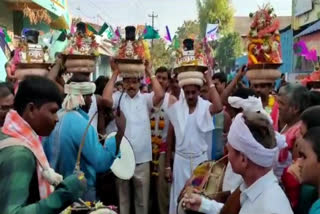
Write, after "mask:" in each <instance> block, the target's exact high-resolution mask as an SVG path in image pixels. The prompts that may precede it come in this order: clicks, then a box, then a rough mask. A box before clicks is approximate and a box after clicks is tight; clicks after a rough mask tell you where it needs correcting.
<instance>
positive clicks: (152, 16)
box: [148, 11, 158, 48]
mask: <svg viewBox="0 0 320 214" xmlns="http://www.w3.org/2000/svg"><path fill="white" fill-rule="evenodd" d="M148 16H149V17H150V18H151V19H152V28H153V29H154V19H155V18H158V15H154V12H153V11H152V15H148ZM151 48H153V39H152V40H151Z"/></svg>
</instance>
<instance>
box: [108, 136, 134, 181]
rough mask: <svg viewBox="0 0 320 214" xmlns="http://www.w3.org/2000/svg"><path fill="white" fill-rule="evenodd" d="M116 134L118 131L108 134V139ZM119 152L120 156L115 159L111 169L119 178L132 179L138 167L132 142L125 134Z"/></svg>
mask: <svg viewBox="0 0 320 214" xmlns="http://www.w3.org/2000/svg"><path fill="white" fill-rule="evenodd" d="M115 135H116V132H113V133H111V134H109V135H108V137H107V139H108V138H110V137H113V136H115ZM119 152H120V156H119V157H117V158H116V159H115V160H114V161H113V164H112V165H111V167H110V169H111V171H112V172H113V173H114V174H115V176H117V177H118V178H120V179H122V180H130V179H131V178H132V176H133V174H134V170H135V168H136V159H135V156H134V152H133V149H132V146H131V143H130V142H129V140H128V139H127V138H126V137H125V136H123V138H122V140H121V143H120V147H119Z"/></svg>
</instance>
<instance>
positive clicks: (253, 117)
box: [0, 57, 320, 214]
mask: <svg viewBox="0 0 320 214" xmlns="http://www.w3.org/2000/svg"><path fill="white" fill-rule="evenodd" d="M62 65H63V63H62V59H60V58H59V57H57V61H56V64H55V65H54V66H53V67H52V69H51V71H50V72H49V75H48V76H47V77H40V76H28V77H26V78H25V79H24V80H23V81H21V82H19V85H18V87H17V90H16V92H15V90H14V89H13V87H14V86H13V84H12V83H11V82H12V81H11V80H12V78H11V77H10V76H8V81H7V82H5V83H0V124H1V127H2V128H1V132H0V174H1V178H0V191H1V195H0V201H1V203H0V213H3V214H13V213H15V214H23V213H39V214H40V213H60V212H62V211H63V210H64V209H65V208H66V207H68V206H70V205H71V204H72V203H74V202H77V201H78V200H79V198H81V199H83V200H84V201H99V200H101V201H103V202H104V203H105V204H107V205H109V204H113V205H117V206H118V208H119V213H120V214H131V213H136V214H147V213H159V214H168V213H169V214H175V213H197V212H198V213H208V214H215V213H217V214H218V213H221V214H232V213H241V214H255V213H260V214H276V213H277V214H291V213H297V214H304V213H306V214H307V213H309V214H317V213H320V200H319V198H320V196H319V195H320V194H319V192H318V191H319V189H320V106H319V105H320V92H318V91H317V89H315V88H307V87H305V86H302V85H301V84H299V83H288V82H285V81H282V82H281V87H280V89H279V90H278V91H277V92H275V90H274V87H275V83H270V82H269V81H266V82H263V81H260V82H251V83H250V86H249V87H246V86H245V85H243V84H242V83H241V80H242V78H243V77H244V76H245V74H246V68H245V67H242V68H241V69H240V70H239V71H238V72H237V75H236V76H235V78H234V79H233V80H232V81H231V82H227V78H226V75H225V74H224V73H214V74H212V73H211V72H210V71H206V72H205V74H204V79H205V80H203V81H202V80H201V81H200V82H199V81H194V82H186V81H185V82H183V81H181V79H179V78H178V75H177V73H175V72H173V71H171V69H168V68H165V67H160V68H156V69H155V72H153V68H152V65H151V64H149V63H147V62H146V64H145V68H146V69H145V75H146V77H147V78H148V79H150V82H151V83H150V85H145V84H143V83H142V79H141V78H138V77H137V78H134V77H130V78H126V77H124V78H123V79H122V80H121V81H119V74H120V70H119V68H118V65H117V63H115V62H114V61H112V62H111V68H112V71H113V72H112V76H111V77H110V79H109V78H106V77H102V76H101V77H99V78H98V79H97V80H96V81H95V82H92V81H90V78H89V75H85V74H81V73H75V74H73V75H72V76H71V75H69V76H68V75H65V74H63V72H61V70H62V68H63V66H62ZM6 67H7V68H8V69H9V68H10V66H9V65H8V64H7V65H6ZM10 78H11V79H10ZM88 123H90V125H89V126H88ZM114 131H116V132H117V134H116V135H115V136H114V137H108V138H107V137H106V136H108V135H109V134H110V133H112V132H114ZM84 133H85V135H84ZM123 136H125V137H126V138H127V139H128V140H129V142H130V143H131V145H132V149H133V152H134V155H135V161H136V168H135V171H134V175H133V177H132V178H131V179H130V180H122V179H119V178H116V177H115V176H114V175H112V173H110V167H111V165H112V163H113V161H114V160H115V159H116V158H117V157H119V156H121V154H120V152H119V145H120V143H121V139H122V138H123ZM83 140H84V142H85V143H84V146H83V148H82V153H81V157H80V159H79V158H78V150H79V147H81V142H82V141H83ZM225 156H228V163H227V165H226V169H225V171H224V172H223V184H222V190H221V191H223V192H229V196H228V197H227V198H226V199H225V200H215V199H214V198H210V197H205V196H203V194H201V190H199V189H196V188H194V189H193V191H191V192H190V191H185V190H186V186H188V185H189V184H190V178H191V177H192V175H193V172H194V170H195V169H196V168H197V166H198V165H199V164H201V163H203V162H205V161H218V160H220V159H221V158H224V157H225ZM123 170H126V169H125V168H123ZM53 186H54V188H53ZM179 204H180V205H181V206H179Z"/></svg>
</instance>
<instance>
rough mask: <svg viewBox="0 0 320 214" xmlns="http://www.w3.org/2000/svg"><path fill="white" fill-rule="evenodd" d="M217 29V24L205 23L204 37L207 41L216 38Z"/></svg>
mask: <svg viewBox="0 0 320 214" xmlns="http://www.w3.org/2000/svg"><path fill="white" fill-rule="evenodd" d="M218 30H219V25H218V24H207V29H206V38H207V40H208V42H210V41H214V40H217V39H218Z"/></svg>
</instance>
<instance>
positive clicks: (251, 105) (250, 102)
mask: <svg viewBox="0 0 320 214" xmlns="http://www.w3.org/2000/svg"><path fill="white" fill-rule="evenodd" d="M228 103H229V104H230V106H231V107H233V108H237V109H239V108H242V109H243V111H244V112H246V111H249V112H261V113H262V114H263V115H265V116H266V117H267V118H268V120H269V122H270V124H272V123H273V122H272V119H271V117H270V115H269V114H268V113H267V112H266V110H264V108H263V105H262V101H261V98H260V97H259V98H257V97H254V96H249V97H248V98H247V99H243V98H241V97H233V96H230V97H228Z"/></svg>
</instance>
